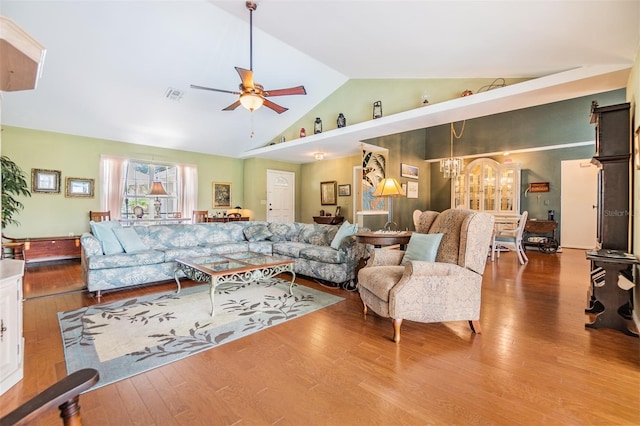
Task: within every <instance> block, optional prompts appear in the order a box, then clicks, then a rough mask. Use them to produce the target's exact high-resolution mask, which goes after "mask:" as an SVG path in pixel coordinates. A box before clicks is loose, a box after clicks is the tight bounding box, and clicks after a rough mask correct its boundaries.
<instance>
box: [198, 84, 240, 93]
mask: <svg viewBox="0 0 640 426" xmlns="http://www.w3.org/2000/svg"><path fill="white" fill-rule="evenodd" d="M191 88H192V89H201V90H211V91H212V92H222V93H231V94H232V95H240V94H241V93H240V92H232V91H231V90H222V89H213V88H211V87H204V86H196V85H195V84H192V85H191Z"/></svg>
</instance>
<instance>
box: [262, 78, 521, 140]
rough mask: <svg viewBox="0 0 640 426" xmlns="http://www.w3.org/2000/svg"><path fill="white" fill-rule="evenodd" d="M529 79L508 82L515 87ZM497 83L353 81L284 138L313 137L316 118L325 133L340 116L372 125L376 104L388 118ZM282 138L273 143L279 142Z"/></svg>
mask: <svg viewBox="0 0 640 426" xmlns="http://www.w3.org/2000/svg"><path fill="white" fill-rule="evenodd" d="M526 80H527V79H514V78H508V79H506V80H505V81H506V84H507V85H511V84H515V83H519V82H522V81H526ZM494 81H495V79H487V78H476V79H451V78H449V79H401V80H400V79H378V80H362V79H354V80H349V81H347V82H346V83H345V84H343V85H342V86H341V87H339V88H338V89H337V90H336V91H335V92H333V93H332V94H331V95H329V96H328V97H327V98H326V99H324V100H323V101H322V102H321V103H320V104H318V105H316V106H315V107H314V108H313V109H312V110H311V111H309V112H308V113H307V114H305V115H304V116H303V117H302V118H300V119H299V120H298V121H296V122H295V123H294V124H293V125H292V126H291V127H289V128H288V129H286V130H284V131H283V133H282V135H284V136H285V138H286V140H287V141H291V140H293V139H297V138H298V137H299V134H300V128H301V127H304V128H305V129H306V131H307V134H308V135H309V134H313V123H314V121H315V119H316V117H320V119H322V129H323V130H324V131H327V130H332V129H336V128H337V127H338V125H337V123H336V120H337V118H338V114H339V113H343V114H344V115H345V117H346V119H347V125H351V124H356V123H361V122H363V121H369V120H371V119H372V116H373V103H374V102H376V101H381V102H382V112H383V115H384V116H387V115H391V114H395V113H398V112H403V111H408V110H411V109H415V108H419V107H421V106H422V103H421V102H422V96H423V94H425V93H426V94H428V99H429V103H431V104H433V103H437V102H443V101H446V100H449V99H454V98H457V97H460V95H461V93H462V92H463V91H465V90H467V89H470V90H472V91H473V92H478V91H480V90H481V89H482V91H484V90H486V88H487V85H490V84H491V83H493V82H494ZM278 140H279V136H278V138H276V140H274V141H273V142H278Z"/></svg>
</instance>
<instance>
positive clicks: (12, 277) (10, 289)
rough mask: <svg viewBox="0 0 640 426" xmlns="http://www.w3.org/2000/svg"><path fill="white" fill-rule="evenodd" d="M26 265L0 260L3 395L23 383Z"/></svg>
mask: <svg viewBox="0 0 640 426" xmlns="http://www.w3.org/2000/svg"><path fill="white" fill-rule="evenodd" d="M23 274H24V261H22V260H12V259H5V260H0V395H2V394H3V393H5V392H6V391H7V390H8V389H9V388H10V387H11V386H13V385H15V384H16V383H18V382H19V381H20V380H22V376H23V364H24V337H23V335H22V276H23Z"/></svg>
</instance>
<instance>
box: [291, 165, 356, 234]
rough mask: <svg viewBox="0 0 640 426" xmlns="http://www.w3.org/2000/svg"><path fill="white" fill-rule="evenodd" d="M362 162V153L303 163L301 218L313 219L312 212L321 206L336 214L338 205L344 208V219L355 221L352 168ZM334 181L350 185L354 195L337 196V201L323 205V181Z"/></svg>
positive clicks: (314, 214) (317, 213)
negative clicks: (321, 198) (321, 187)
mask: <svg viewBox="0 0 640 426" xmlns="http://www.w3.org/2000/svg"><path fill="white" fill-rule="evenodd" d="M361 163H362V159H361V157H359V156H352V157H345V158H339V159H335V160H321V161H315V162H313V163H307V164H303V165H302V167H301V171H300V179H299V187H300V193H301V194H300V195H301V196H300V198H298V199H299V200H300V202H299V203H298V205H299V206H300V213H301V214H300V216H299V217H298V221H299V222H307V223H313V216H318V215H319V214H320V210H324V211H325V212H327V213H331V214H332V215H333V214H335V211H336V207H338V206H340V207H341V208H342V213H341V214H342V216H344V218H345V220H348V221H349V222H353V197H354V193H355V188H354V187H353V168H354V167H355V166H358V165H360V164H361ZM331 181H335V182H336V184H337V185H346V184H349V185H351V196H348V197H340V196H337V197H336V202H337V204H336V205H322V204H321V203H320V183H321V182H331Z"/></svg>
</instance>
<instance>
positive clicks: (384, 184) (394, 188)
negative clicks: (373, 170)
mask: <svg viewBox="0 0 640 426" xmlns="http://www.w3.org/2000/svg"><path fill="white" fill-rule="evenodd" d="M405 195H406V194H405V193H404V191H403V190H402V186H400V184H399V183H398V181H397V180H395V179H394V178H385V179H382V180H381V181H380V183H379V184H378V186H377V187H376V189H375V191H373V196H374V197H403V196H405Z"/></svg>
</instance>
